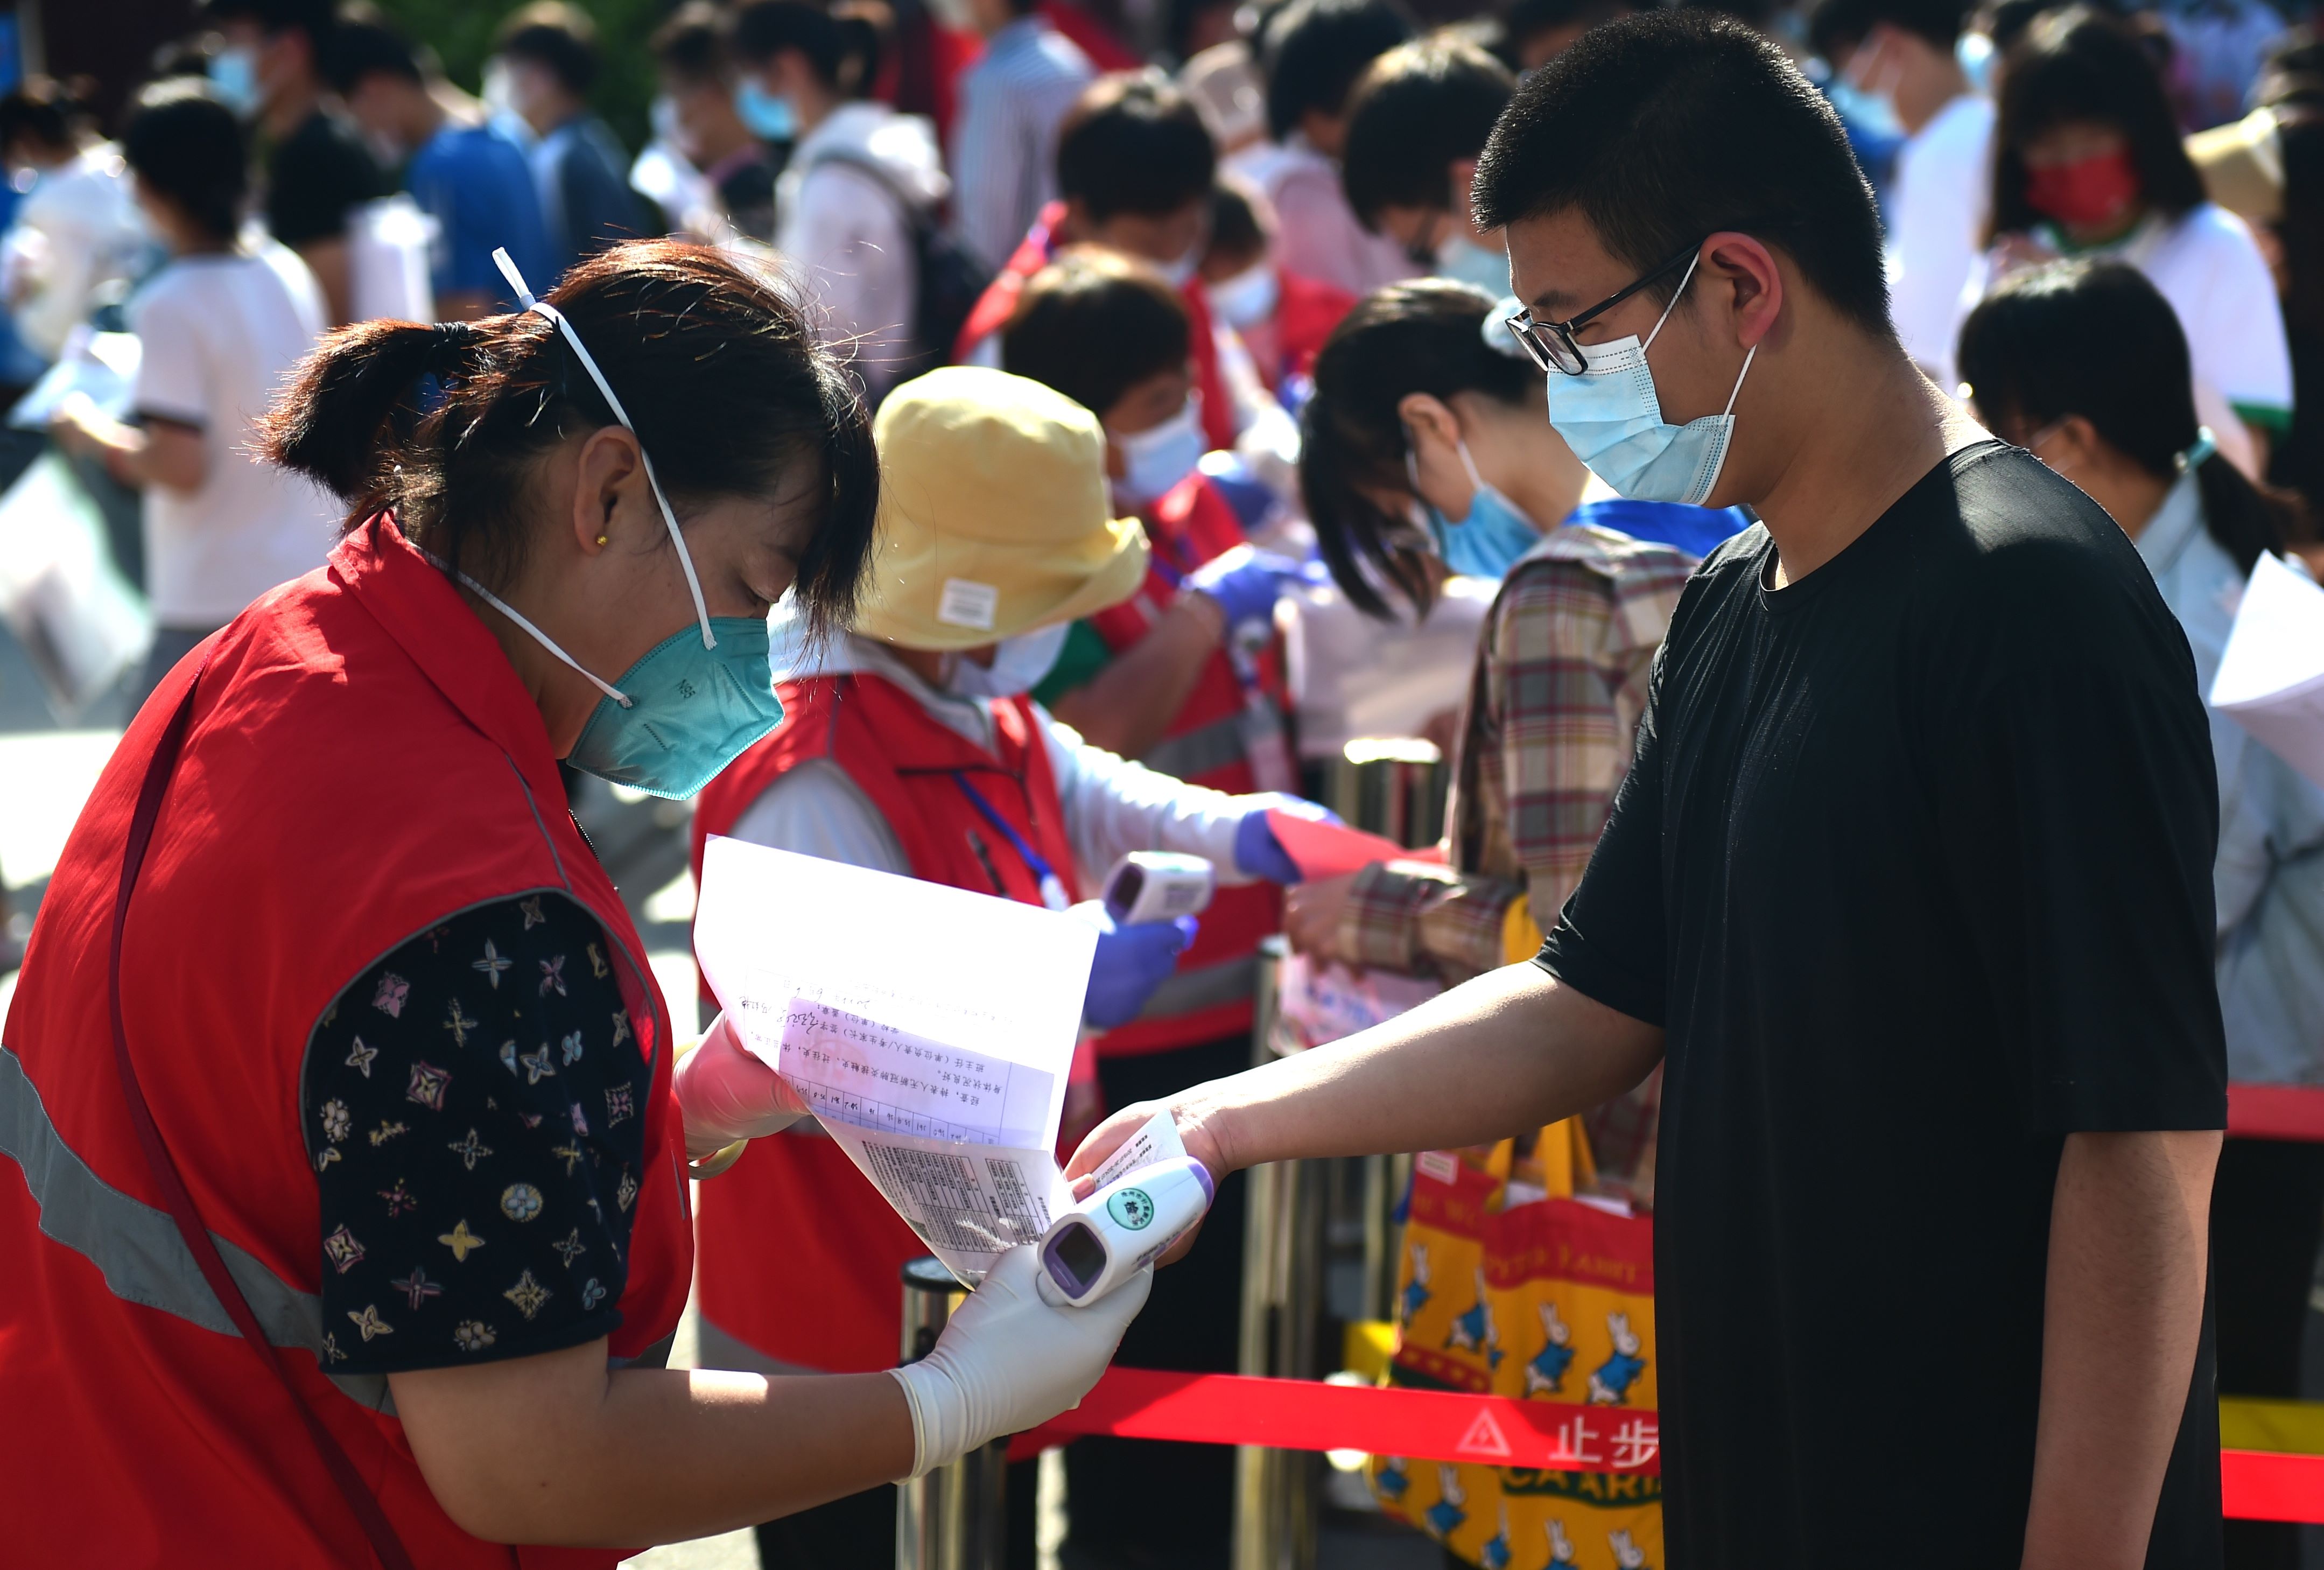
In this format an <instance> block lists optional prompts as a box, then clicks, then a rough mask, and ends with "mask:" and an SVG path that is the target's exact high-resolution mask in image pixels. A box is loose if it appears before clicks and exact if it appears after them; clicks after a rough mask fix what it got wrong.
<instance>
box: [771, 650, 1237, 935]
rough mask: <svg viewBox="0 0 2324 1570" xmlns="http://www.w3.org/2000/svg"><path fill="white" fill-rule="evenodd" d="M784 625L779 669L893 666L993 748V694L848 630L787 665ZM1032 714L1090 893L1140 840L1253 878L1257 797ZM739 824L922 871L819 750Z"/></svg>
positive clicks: (1233, 875) (798, 844)
mask: <svg viewBox="0 0 2324 1570" xmlns="http://www.w3.org/2000/svg"><path fill="white" fill-rule="evenodd" d="M775 631H776V636H777V639H778V648H777V650H776V652H775V665H776V679H777V680H778V681H781V680H787V679H791V678H792V677H794V676H807V675H837V674H840V673H842V672H844V671H857V672H861V673H862V674H865V675H872V676H881V677H885V678H886V679H888V680H890V681H892V682H894V683H895V684H896V685H897V686H898V687H899V688H902V689H903V690H904V691H905V692H907V693H908V694H909V695H910V696H911V697H912V698H913V699H914V700H915V701H916V702H918V704H919V705H920V707H922V708H924V709H926V710H927V712H928V715H929V716H930V717H932V718H934V719H935V720H936V723H938V724H939V725H944V726H945V728H946V729H948V730H951V731H954V732H955V733H957V734H960V735H961V736H963V737H964V738H965V739H967V740H968V741H970V742H972V743H975V744H976V745H977V746H979V747H982V748H984V749H986V750H987V751H990V750H991V747H992V745H993V742H994V739H995V735H996V726H995V723H994V720H993V717H992V710H991V707H990V705H989V703H988V702H987V701H986V700H984V699H981V698H966V697H959V696H957V695H956V694H954V693H950V692H945V691H943V690H941V689H939V688H934V687H931V686H929V685H928V684H927V682H925V681H923V680H921V679H919V677H918V675H916V674H915V673H914V672H913V671H911V670H908V669H907V668H906V666H905V665H904V663H903V661H901V660H898V659H897V658H896V656H895V654H894V652H893V651H890V649H888V648H887V647H886V646H885V645H884V644H881V643H879V642H873V641H871V640H870V639H866V638H859V637H854V636H852V635H851V636H846V637H843V638H840V639H837V640H835V641H834V642H832V644H831V645H830V646H829V647H828V648H826V649H825V650H824V651H822V653H821V654H820V656H819V657H818V658H816V659H815V660H813V661H812V663H811V664H810V665H808V666H807V667H806V668H804V669H793V670H785V669H784V666H785V665H786V664H787V663H795V661H796V655H793V656H791V657H789V658H788V659H787V657H786V655H785V653H784V651H783V649H782V647H781V640H782V638H783V636H784V624H783V623H780V622H779V623H777V626H776V629H775ZM1033 718H1034V723H1035V724H1036V725H1038V726H1039V727H1040V732H1041V740H1042V743H1043V745H1044V746H1045V747H1046V748H1047V752H1048V755H1049V770H1050V772H1051V773H1053V774H1054V775H1056V781H1057V796H1058V798H1059V804H1060V806H1061V807H1062V808H1063V812H1064V822H1065V836H1066V838H1067V839H1068V840H1069V841H1070V842H1071V844H1072V845H1073V847H1074V860H1075V862H1076V863H1077V864H1078V865H1079V871H1080V874H1081V883H1082V891H1083V893H1084V896H1086V897H1090V898H1094V897H1095V896H1096V893H1097V880H1098V879H1100V878H1102V877H1103V876H1104V875H1105V873H1106V872H1107V870H1108V869H1110V868H1111V866H1112V865H1113V864H1114V863H1115V862H1117V861H1119V860H1120V858H1121V857H1122V856H1124V855H1126V854H1129V853H1130V852H1131V851H1134V850H1161V851H1176V852H1179V853H1181V854H1187V855H1198V856H1202V857H1204V858H1206V859H1207V860H1208V861H1209V862H1210V863H1211V864H1212V865H1213V867H1215V868H1216V869H1217V872H1218V879H1219V882H1221V883H1222V884H1234V883H1246V882H1250V879H1249V878H1248V877H1246V876H1244V875H1243V874H1242V873H1239V872H1237V871H1236V870H1235V859H1234V838H1235V828H1236V827H1237V826H1238V825H1239V824H1240V823H1241V821H1242V819H1243V817H1244V815H1245V814H1246V813H1248V812H1250V810H1251V808H1252V806H1253V803H1252V802H1251V800H1250V799H1249V798H1248V797H1241V796H1229V795H1227V794H1226V793H1225V792H1223V791H1219V790H1209V789H1207V788H1205V787H1203V786H1200V785H1189V784H1187V783H1186V782H1185V781H1184V780H1174V779H1172V778H1171V777H1170V776H1169V775H1167V774H1157V773H1156V772H1155V771H1153V770H1151V769H1148V768H1147V767H1145V766H1144V765H1143V764H1140V763H1136V762H1130V760H1129V759H1127V758H1123V757H1120V756H1119V755H1117V754H1115V753H1109V752H1107V751H1106V750H1105V749H1104V748H1102V747H1095V746H1092V745H1091V744H1090V743H1087V742H1085V741H1084V740H1082V738H1081V735H1080V734H1079V733H1078V732H1076V731H1075V730H1074V728H1073V727H1072V726H1071V725H1063V724H1060V723H1059V722H1058V721H1057V720H1056V718H1055V717H1053V716H1051V715H1050V714H1049V712H1048V710H1047V709H1045V708H1042V707H1039V706H1038V705H1035V706H1034V709H1033ZM733 835H734V837H735V838H737V839H746V840H749V841H751V842H752V844H754V845H772V846H774V847H775V848H776V849H778V850H788V851H797V852H798V853H800V854H804V855H811V856H820V857H822V858H823V859H825V861H835V862H844V863H846V864H848V865H850V866H857V867H868V868H870V869H871V870H872V871H874V872H881V873H898V874H899V875H902V876H906V877H908V876H910V875H911V870H912V869H911V864H910V863H909V862H908V861H907V860H906V859H905V856H904V849H903V845H901V843H899V841H898V840H897V838H896V836H895V832H894V831H893V830H892V829H890V827H888V821H887V819H886V818H884V817H881V814H880V810H879V808H876V807H874V806H873V805H872V804H871V798H870V797H868V796H866V795H865V794H864V793H863V792H862V790H859V789H858V788H857V787H856V785H855V782H854V781H853V780H850V779H849V778H848V777H847V772H846V771H845V770H844V769H842V768H841V767H840V766H839V765H838V764H836V763H835V762H831V761H830V760H828V759H823V758H815V759H809V760H807V762H803V763H800V764H799V765H798V766H797V767H796V768H793V769H791V770H789V771H786V772H785V773H784V774H783V775H782V777H781V778H779V780H776V781H775V782H774V783H773V784H772V785H770V786H769V787H768V788H767V789H766V790H764V791H763V792H761V795H760V797H759V799H757V800H756V801H754V802H752V804H751V805H750V807H749V808H746V809H745V810H744V811H743V813H742V817H740V818H738V819H736V821H735V824H734V828H733Z"/></svg>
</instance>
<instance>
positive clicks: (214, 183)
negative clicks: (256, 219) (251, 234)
mask: <svg viewBox="0 0 2324 1570" xmlns="http://www.w3.org/2000/svg"><path fill="white" fill-rule="evenodd" d="M121 157H122V162H124V163H126V164H128V165H129V167H130V168H131V169H132V170H133V171H135V173H136V175H137V179H138V180H139V181H140V182H141V183H142V184H143V185H144V186H145V188H146V189H148V190H151V191H152V192H153V193H154V194H155V195H157V196H160V197H163V198H166V199H168V200H169V201H171V203H173V204H174V205H175V206H176V207H177V208H179V209H180V211H181V212H183V213H184V214H185V215H186V217H189V218H190V219H191V220H193V222H194V223H195V224H196V225H198V226H200V228H201V230H202V232H203V233H204V234H206V235H208V236H209V237H210V238H211V239H213V240H231V239H233V238H234V237H235V235H236V234H237V233H239V232H240V230H241V228H242V206H243V200H244V198H245V197H247V196H248V195H249V194H250V150H249V146H248V144H247V143H245V142H244V139H243V130H242V122H241V121H240V120H239V119H237V118H236V117H235V113H234V111H233V110H231V109H229V108H227V107H226V105H225V103H224V102H222V101H221V100H220V99H219V98H218V97H217V96H216V95H215V94H213V93H212V92H211V91H210V89H209V88H208V86H207V85H206V84H204V83H202V82H199V81H195V80H192V79H189V78H182V77H181V78H172V79H171V80H169V81H166V82H156V83H155V84H153V85H152V87H149V88H146V89H145V90H144V91H143V92H142V93H140V94H138V95H137V103H136V106H135V108H134V110H133V111H132V112H131V114H130V116H129V125H128V127H127V129H126V130H124V132H123V133H122V137H121Z"/></svg>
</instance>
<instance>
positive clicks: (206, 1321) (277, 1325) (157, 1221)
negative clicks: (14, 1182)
mask: <svg viewBox="0 0 2324 1570" xmlns="http://www.w3.org/2000/svg"><path fill="white" fill-rule="evenodd" d="M0 1155H6V1156H8V1157H10V1158H12V1159H14V1161H15V1163H16V1165H17V1166H19V1167H21V1168H23V1172H24V1185H25V1187H28V1188H30V1189H31V1190H32V1203H33V1204H34V1205H38V1206H40V1210H41V1231H42V1233H44V1234H46V1235H47V1236H48V1237H49V1238H51V1239H52V1240H53V1241H55V1242H60V1243H62V1244H63V1245H64V1246H65V1247H66V1248H69V1249H70V1250H72V1251H74V1252H75V1253H78V1254H80V1255H82V1256H83V1257H85V1258H86V1259H87V1260H88V1261H89V1263H91V1264H93V1265H95V1266H96V1267H97V1269H98V1270H101V1271H103V1272H104V1274H105V1284H106V1287H108V1288H111V1289H112V1292H113V1295H114V1296H115V1297H116V1298H121V1299H122V1300H123V1301H124V1302H128V1303H142V1304H143V1305H144V1306H145V1307H148V1308H158V1309H160V1310H161V1312H162V1313H164V1314H174V1315H176V1316H178V1317H179V1318H180V1319H185V1320H189V1321H190V1322H192V1323H193V1324H196V1325H200V1326H201V1327H202V1328H203V1329H205V1330H214V1331H216V1332H217V1334H218V1335H224V1336H229V1337H231V1336H234V1335H235V1328H234V1321H233V1320H231V1319H229V1318H227V1317H226V1309H225V1307H223V1306H221V1305H220V1304H219V1302H218V1300H217V1298H216V1296H214V1295H213V1294H212V1293H211V1291H210V1288H209V1283H208V1282H207V1281H205V1280H203V1279H202V1272H201V1268H200V1267H199V1266H198V1265H197V1264H195V1263H194V1256H193V1252H192V1251H191V1250H189V1249H188V1248H187V1247H186V1242H185V1240H184V1239H183V1238H181V1237H180V1236H179V1235H178V1227H177V1224H176V1223H175V1222H173V1221H171V1219H170V1213H169V1212H168V1211H166V1210H161V1209H157V1208H156V1207H154V1206H153V1205H147V1204H145V1203H144V1202H143V1200H139V1199H134V1198H132V1197H131V1196H128V1195H126V1194H124V1193H123V1192H122V1191H121V1190H120V1189H118V1188H115V1187H113V1185H111V1184H110V1183H107V1182H106V1181H105V1179H104V1178H99V1177H98V1176H97V1174H96V1173H95V1172H93V1171H91V1170H90V1169H89V1165H88V1162H86V1161H84V1160H82V1159H80V1157H79V1156H78V1155H77V1154H76V1153H75V1152H74V1151H73V1150H72V1148H71V1147H70V1146H69V1145H67V1144H66V1143H65V1141H64V1136H63V1135H62V1134H60V1133H59V1132H57V1127H56V1124H54V1123H53V1122H50V1121H49V1113H48V1109H47V1108H46V1107H44V1106H42V1104H41V1093H40V1092H39V1091H38V1090H37V1089H35V1088H34V1087H33V1085H32V1081H31V1080H30V1079H29V1078H27V1077H26V1076H25V1074H24V1066H23V1063H22V1062H20V1061H19V1060H18V1059H17V1057H16V1055H15V1053H14V1052H12V1051H10V1050H9V1049H8V1048H5V1047H0ZM210 1235H211V1236H212V1237H214V1238H217V1246H218V1254H219V1256H220V1257H221V1258H223V1259H224V1260H225V1261H226V1270H227V1273H229V1274H230V1275H232V1276H233V1277H234V1279H235V1284H236V1285H237V1286H239V1287H240V1288H242V1294H243V1296H244V1298H248V1299H249V1300H250V1310H251V1312H252V1313H253V1314H254V1315H256V1316H258V1323H259V1324H260V1325H263V1326H264V1327H265V1330H266V1339H267V1340H268V1341H270V1342H272V1343H273V1344H275V1345H276V1346H295V1347H301V1348H303V1349H305V1350H306V1351H307V1352H309V1353H312V1354H314V1356H315V1359H316V1361H317V1362H321V1360H322V1355H323V1300H322V1299H321V1298H318V1297H316V1296H315V1295H314V1294H313V1293H311V1292H301V1291H300V1290H299V1289H298V1288H294V1287H291V1286H289V1285H287V1284H285V1283H284V1281H283V1280H282V1279H281V1277H279V1276H277V1275H275V1273H274V1272H273V1271H272V1270H268V1269H267V1268H266V1266H265V1265H264V1264H263V1263H261V1262H260V1261H258V1259H257V1258H256V1257H255V1256H254V1255H252V1254H250V1253H249V1252H247V1251H244V1250H243V1249H241V1248H238V1247H236V1246H235V1244H234V1243H232V1242H228V1241H227V1240H226V1239H225V1238H222V1237H218V1235H217V1233H211V1234H210ZM330 1378H331V1382H332V1383H333V1384H335V1385H337V1386H338V1388H339V1390H340V1391H341V1393H342V1394H344V1395H346V1397H347V1398H348V1399H351V1400H354V1401H356V1402H359V1403H361V1404H362V1405H364V1406H365V1407H368V1408H372V1409H373V1410H374V1411H379V1412H387V1413H392V1412H393V1411H394V1410H395V1406H394V1403H393V1402H392V1400H391V1399H389V1397H388V1390H387V1381H386V1379H385V1378H384V1377H383V1376H381V1375H378V1374H361V1375H340V1374H333V1375H331V1376H330Z"/></svg>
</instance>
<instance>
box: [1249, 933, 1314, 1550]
mask: <svg viewBox="0 0 2324 1570" xmlns="http://www.w3.org/2000/svg"><path fill="white" fill-rule="evenodd" d="M1283 952H1284V948H1283V940H1282V939H1281V938H1280V937H1270V938H1268V940H1267V941H1266V942H1265V943H1264V944H1262V945H1261V946H1260V951H1259V994H1258V1002H1257V1008H1256V1010H1255V1015H1254V1022H1253V1025H1252V1032H1251V1060H1252V1062H1254V1063H1266V1062H1268V1061H1270V1060H1272V1059H1273V1058H1274V1057H1277V1056H1279V1048H1278V1047H1277V1042H1276V1039H1275V1028H1274V1027H1275V1020H1276V991H1275V971H1276V965H1277V964H1278V963H1279V962H1280V961H1281V959H1282V956H1283ZM1322 1178H1323V1168H1322V1166H1321V1165H1320V1164H1318V1163H1316V1162H1314V1161H1277V1162H1273V1163H1271V1164H1268V1165H1265V1166H1259V1167H1254V1168H1250V1172H1249V1173H1248V1174H1247V1176H1246V1179H1245V1180H1246V1181H1247V1182H1248V1184H1249V1185H1250V1187H1249V1190H1248V1195H1249V1199H1248V1204H1249V1208H1250V1222H1249V1227H1248V1230H1247V1232H1246V1233H1245V1234H1244V1240H1243V1299H1242V1325H1241V1355H1240V1360H1239V1366H1240V1371H1242V1372H1244V1373H1247V1374H1271V1375H1275V1376H1277V1377H1279V1378H1287V1379H1312V1378H1314V1377H1315V1374H1316V1369H1315V1368H1314V1362H1315V1350H1316V1349H1315V1341H1316V1329H1317V1325H1318V1323H1319V1321H1320V1319H1321V1316H1322V1312H1323V1302H1322V1280H1323V1268H1322V1266H1323V1261H1322V1250H1323V1237H1322V1232H1321V1228H1322V1220H1323V1205H1322V1203H1321V1201H1322V1194H1321V1191H1320V1190H1321V1182H1322ZM1319 1459H1320V1458H1319V1457H1317V1456H1314V1455H1309V1454H1307V1453H1306V1452H1304V1451H1288V1450H1268V1449H1262V1448H1260V1447H1259V1446H1256V1445H1241V1446H1239V1447H1238V1448H1237V1450H1236V1452H1235V1528H1234V1556H1233V1570H1312V1567H1313V1565H1314V1562H1315V1530H1316V1517H1315V1503H1316V1482H1317V1479H1316V1477H1315V1476H1314V1472H1315V1467H1316V1464H1317V1462H1318V1461H1319Z"/></svg>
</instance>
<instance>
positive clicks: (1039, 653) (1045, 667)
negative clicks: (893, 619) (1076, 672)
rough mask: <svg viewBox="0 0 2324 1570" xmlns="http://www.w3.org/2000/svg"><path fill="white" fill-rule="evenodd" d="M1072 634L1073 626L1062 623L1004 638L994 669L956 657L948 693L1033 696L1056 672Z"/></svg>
mask: <svg viewBox="0 0 2324 1570" xmlns="http://www.w3.org/2000/svg"><path fill="white" fill-rule="evenodd" d="M1072 630H1073V623H1070V622H1059V623H1056V625H1055V626H1051V627H1037V628H1035V629H1034V630H1033V631H1032V632H1030V633H1018V634H1017V636H1015V637H1014V638H1003V639H1001V642H1000V645H999V646H998V647H997V648H995V649H994V650H993V651H992V663H991V664H990V665H979V664H978V663H977V662H976V661H975V660H971V659H968V658H967V657H966V656H958V657H955V658H954V660H953V662H952V669H951V670H949V671H948V672H946V673H945V690H946V691H948V692H953V693H956V694H958V695H959V696H960V697H1016V696H1017V695H1018V694H1019V693H1020V692H1030V691H1032V690H1033V689H1034V688H1037V687H1038V686H1040V685H1041V683H1042V682H1043V681H1044V680H1045V679H1047V677H1048V674H1049V672H1050V671H1052V670H1056V665H1057V656H1058V655H1060V654H1062V653H1064V652H1065V634H1066V633H1069V632H1071V631H1072Z"/></svg>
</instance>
